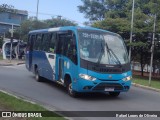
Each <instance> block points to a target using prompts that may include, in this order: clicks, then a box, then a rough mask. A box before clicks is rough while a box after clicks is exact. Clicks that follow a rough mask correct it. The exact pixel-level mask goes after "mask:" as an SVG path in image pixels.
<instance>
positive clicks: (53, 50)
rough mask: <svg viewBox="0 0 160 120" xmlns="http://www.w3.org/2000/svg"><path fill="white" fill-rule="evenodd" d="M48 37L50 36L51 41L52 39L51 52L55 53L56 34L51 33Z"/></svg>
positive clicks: (50, 43)
mask: <svg viewBox="0 0 160 120" xmlns="http://www.w3.org/2000/svg"><path fill="white" fill-rule="evenodd" d="M48 36H49V39H50V42H49V52H52V53H55V41H56V33H51V34H49V35H48Z"/></svg>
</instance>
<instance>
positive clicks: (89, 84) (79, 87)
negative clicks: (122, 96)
mask: <svg viewBox="0 0 160 120" xmlns="http://www.w3.org/2000/svg"><path fill="white" fill-rule="evenodd" d="M130 86H131V80H130V81H126V82H125V81H123V80H106V81H102V80H98V79H97V80H95V81H89V80H85V79H81V78H79V79H78V80H77V81H76V82H75V83H74V84H73V89H74V90H75V91H77V92H127V91H128V90H129V89H130Z"/></svg>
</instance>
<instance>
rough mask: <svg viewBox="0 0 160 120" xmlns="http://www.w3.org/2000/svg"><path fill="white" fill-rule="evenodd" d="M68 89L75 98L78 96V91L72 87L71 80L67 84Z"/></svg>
mask: <svg viewBox="0 0 160 120" xmlns="http://www.w3.org/2000/svg"><path fill="white" fill-rule="evenodd" d="M67 91H68V94H69V95H70V96H71V97H75V98H76V97H78V92H76V91H74V90H73V89H72V82H71V81H69V82H68V84H67Z"/></svg>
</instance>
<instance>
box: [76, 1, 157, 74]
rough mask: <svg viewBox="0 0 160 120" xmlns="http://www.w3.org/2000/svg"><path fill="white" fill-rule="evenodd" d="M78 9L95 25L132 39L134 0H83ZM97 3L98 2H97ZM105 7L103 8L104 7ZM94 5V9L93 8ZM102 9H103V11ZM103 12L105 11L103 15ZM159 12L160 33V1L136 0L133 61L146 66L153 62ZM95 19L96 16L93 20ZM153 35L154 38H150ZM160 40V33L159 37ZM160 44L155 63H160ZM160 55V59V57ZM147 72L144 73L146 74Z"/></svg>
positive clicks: (132, 45) (155, 54)
mask: <svg viewBox="0 0 160 120" xmlns="http://www.w3.org/2000/svg"><path fill="white" fill-rule="evenodd" d="M81 1H82V2H83V5H81V6H79V7H78V9H79V11H80V12H81V13H84V15H85V17H86V18H88V19H89V20H90V21H91V23H92V26H94V27H97V28H102V29H105V30H109V31H112V32H116V33H118V34H120V35H121V36H122V37H123V38H124V39H125V40H129V38H130V26H131V12H132V0H81ZM93 3H97V4H93ZM100 6H102V7H100ZM93 8H94V9H93ZM99 10H101V11H102V12H99ZM99 14H103V15H101V16H99ZM155 14H157V21H156V34H157V33H160V27H159V25H160V19H159V18H160V0H135V10H134V24H133V43H131V44H128V43H127V45H128V47H129V46H131V47H132V60H135V61H137V62H138V61H139V62H140V63H141V68H142V71H143V66H144V65H145V64H149V60H150V47H151V40H152V34H151V36H150V37H148V36H149V34H150V33H152V32H153V22H154V15H155ZM93 18H94V19H93ZM149 38H150V39H149ZM159 41H160V36H159ZM159 55H160V45H159V46H157V45H156V47H155V51H154V63H156V62H157V61H158V62H157V63H159V64H160V57H159ZM157 56H158V57H159V58H158V57H157ZM142 74H143V73H142Z"/></svg>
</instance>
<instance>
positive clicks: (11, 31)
mask: <svg viewBox="0 0 160 120" xmlns="http://www.w3.org/2000/svg"><path fill="white" fill-rule="evenodd" d="M10 33H11V47H10V62H11V60H12V43H13V24H12V29H10Z"/></svg>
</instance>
